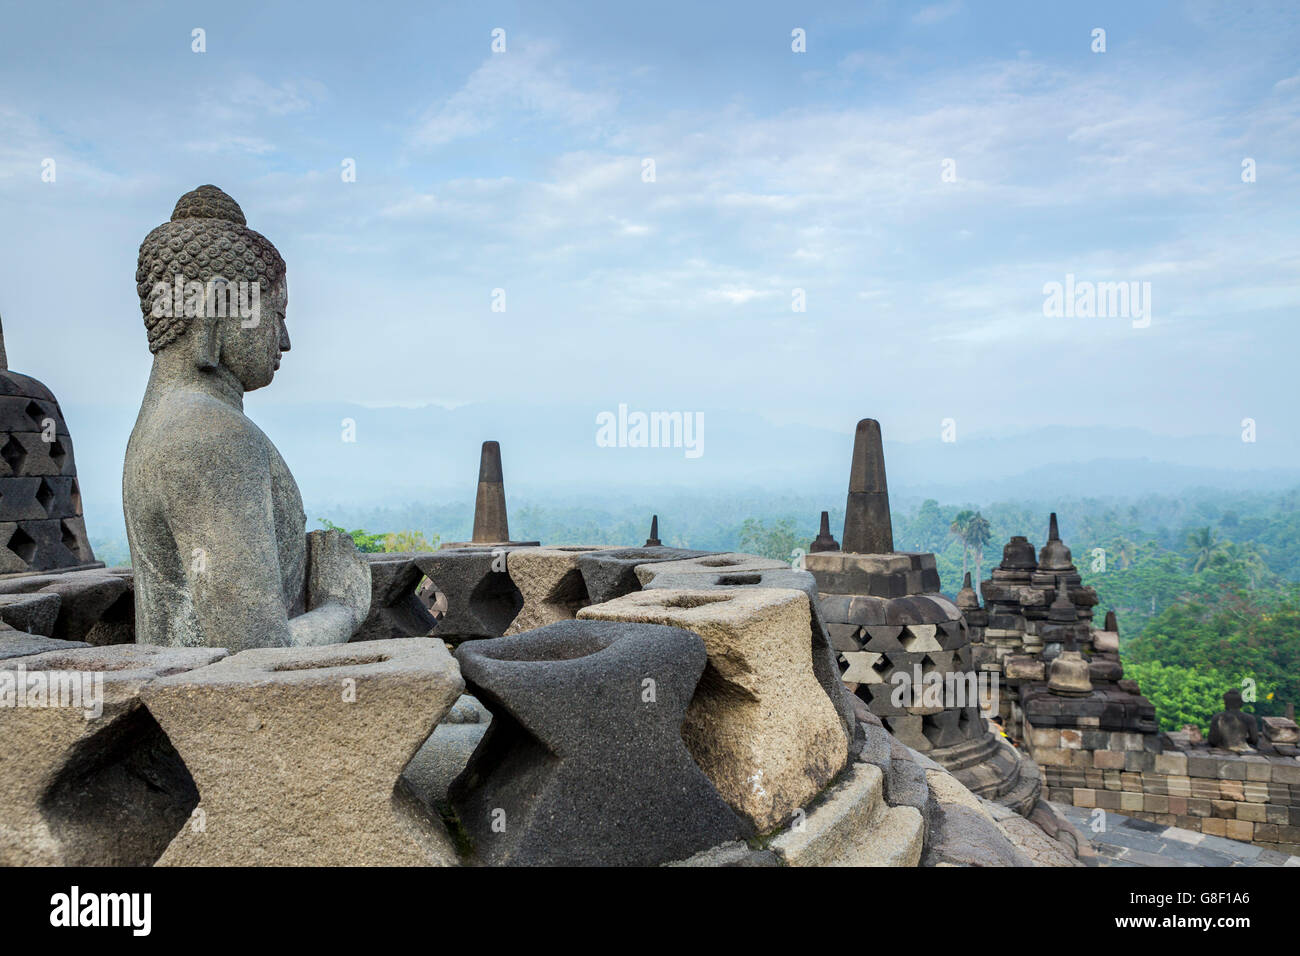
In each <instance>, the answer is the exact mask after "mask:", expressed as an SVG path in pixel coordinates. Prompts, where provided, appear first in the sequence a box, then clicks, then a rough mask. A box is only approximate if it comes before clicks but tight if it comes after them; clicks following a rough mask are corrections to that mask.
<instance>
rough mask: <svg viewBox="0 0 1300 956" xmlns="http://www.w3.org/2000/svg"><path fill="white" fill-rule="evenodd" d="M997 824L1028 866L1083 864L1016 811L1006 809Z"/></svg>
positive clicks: (1070, 865)
mask: <svg viewBox="0 0 1300 956" xmlns="http://www.w3.org/2000/svg"><path fill="white" fill-rule="evenodd" d="M994 806H996V804H995V805H994ZM997 825H998V828H999V829H1000V830H1001V831H1002V832H1003V833H1004V834H1005V835H1006V837H1007V839H1008V840H1009V841H1010V842H1011V845H1012V846H1013V847H1015V848H1016V850H1018V851H1019V852H1020V853H1021V854H1022V855H1023V856H1024V857H1025V858H1026V859H1027V861H1028V862H1029V865H1030V866H1060V867H1072V866H1083V864H1082V863H1081V862H1079V860H1078V858H1077V857H1074V856H1071V855H1070V853H1069V851H1068V850H1067V849H1066V848H1065V847H1064V846H1062V845H1061V844H1060V843H1058V842H1057V841H1056V840H1053V839H1052V838H1051V837H1049V836H1048V835H1047V834H1046V833H1044V832H1043V831H1042V830H1040V829H1039V828H1038V827H1037V826H1036V825H1035V824H1033V823H1031V822H1030V821H1029V820H1026V819H1025V818H1024V817H1022V816H1020V815H1019V814H1017V813H1012V812H1010V811H1008V813H1007V816H1005V817H1002V818H1000V819H998V821H997Z"/></svg>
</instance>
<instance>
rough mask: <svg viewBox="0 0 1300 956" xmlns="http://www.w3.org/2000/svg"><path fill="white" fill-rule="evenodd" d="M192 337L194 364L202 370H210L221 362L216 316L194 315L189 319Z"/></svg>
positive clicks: (219, 337)
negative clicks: (191, 325)
mask: <svg viewBox="0 0 1300 956" xmlns="http://www.w3.org/2000/svg"><path fill="white" fill-rule="evenodd" d="M190 321H191V322H192V323H193V328H191V329H190V334H191V335H192V336H193V337H194V364H195V366H196V367H198V368H200V369H202V370H203V371H205V372H207V371H211V370H212V369H214V368H216V367H217V366H218V365H220V364H221V336H220V334H219V333H218V329H217V318H216V317H215V316H210V315H203V314H200V315H196V316H195V317H194V318H193V319H191V320H190Z"/></svg>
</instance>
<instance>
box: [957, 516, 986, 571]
mask: <svg viewBox="0 0 1300 956" xmlns="http://www.w3.org/2000/svg"><path fill="white" fill-rule="evenodd" d="M966 540H967V541H968V542H969V543H970V546H971V548H973V549H974V551H975V580H976V581H977V582H978V581H982V580H983V579H984V546H985V545H986V544H988V543H989V542H990V541H991V540H993V529H992V528H991V527H990V526H989V522H988V519H987V518H985V517H984V516H983V515H982V514H980V513H979V512H978V511H977V512H975V514H974V515H972V516H971V518H970V520H969V521H968V522H966ZM965 577H966V574H965V572H964V571H963V572H962V578H963V579H964V578H965ZM977 586H978V585H977Z"/></svg>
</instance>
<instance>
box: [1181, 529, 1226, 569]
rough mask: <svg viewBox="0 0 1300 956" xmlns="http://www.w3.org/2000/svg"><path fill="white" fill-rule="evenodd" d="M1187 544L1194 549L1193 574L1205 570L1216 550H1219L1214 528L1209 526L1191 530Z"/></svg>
mask: <svg viewBox="0 0 1300 956" xmlns="http://www.w3.org/2000/svg"><path fill="white" fill-rule="evenodd" d="M1187 544H1188V546H1189V547H1190V548H1191V549H1192V573H1193V574H1199V573H1200V572H1201V571H1204V570H1205V568H1206V566H1207V565H1208V564H1209V563H1210V558H1212V557H1214V554H1215V552H1217V551H1218V550H1219V542H1218V541H1217V540H1216V538H1215V536H1214V530H1213V529H1212V528H1208V527H1207V528H1197V529H1196V530H1195V531H1192V532H1189V533H1188V535H1187Z"/></svg>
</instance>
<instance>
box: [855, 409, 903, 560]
mask: <svg viewBox="0 0 1300 956" xmlns="http://www.w3.org/2000/svg"><path fill="white" fill-rule="evenodd" d="M844 550H845V551H846V552H852V553H854V554H889V553H891V552H892V551H893V550H894V528H893V525H892V524H891V523H890V520H889V487H888V486H887V485H886V483H885V450H884V446H883V445H882V443H881V439H880V422H878V421H876V420H875V419H874V418H864V419H862V421H860V422H858V430H857V433H856V434H855V435H854V436H853V467H852V470H851V471H850V472H849V500H848V503H847V505H846V506H845V509H844Z"/></svg>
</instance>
